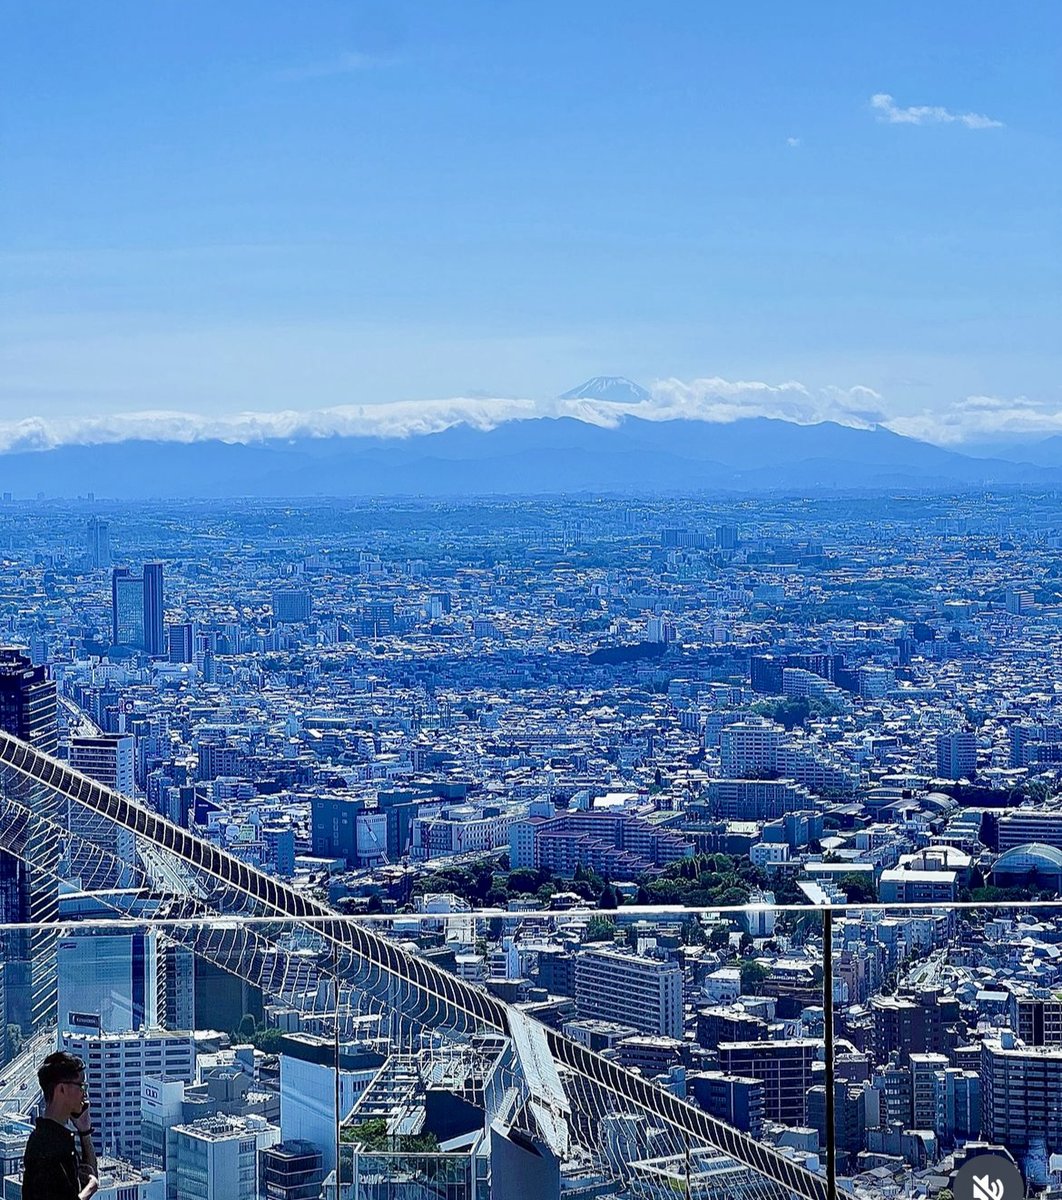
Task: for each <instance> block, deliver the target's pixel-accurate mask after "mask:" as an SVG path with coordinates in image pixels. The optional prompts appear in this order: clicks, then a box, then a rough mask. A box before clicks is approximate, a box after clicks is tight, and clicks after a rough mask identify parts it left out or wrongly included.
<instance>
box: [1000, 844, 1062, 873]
mask: <svg viewBox="0 0 1062 1200" xmlns="http://www.w3.org/2000/svg"><path fill="white" fill-rule="evenodd" d="M1033 867H1044V868H1046V869H1047V870H1049V871H1062V850H1057V849H1056V848H1055V847H1054V846H1047V845H1045V844H1044V843H1043V842H1027V843H1026V844H1025V845H1024V846H1015V847H1014V848H1013V849H1011V850H1008V851H1007V852H1006V854H1001V855H1000V856H999V858H997V859H996V862H995V865H994V866H993V868H992V869H993V870H994V871H1028V870H1030V868H1033Z"/></svg>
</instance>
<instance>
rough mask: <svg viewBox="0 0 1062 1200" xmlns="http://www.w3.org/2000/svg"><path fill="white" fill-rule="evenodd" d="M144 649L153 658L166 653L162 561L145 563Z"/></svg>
mask: <svg viewBox="0 0 1062 1200" xmlns="http://www.w3.org/2000/svg"><path fill="white" fill-rule="evenodd" d="M144 649H145V650H146V651H147V652H148V654H150V655H151V657H152V658H159V657H161V656H162V655H164V654H165V653H166V614H165V597H164V595H163V588H162V563H160V562H149V563H145V564H144Z"/></svg>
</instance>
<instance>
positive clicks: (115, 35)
mask: <svg viewBox="0 0 1062 1200" xmlns="http://www.w3.org/2000/svg"><path fill="white" fill-rule="evenodd" d="M1060 81H1062V6H1060V5H1059V4H1057V3H1056V2H1055V0H1031V2H1030V3H1024V4H1021V5H1013V6H1012V5H1008V4H1004V3H1000V2H999V0H991V2H988V3H986V2H982V0H962V2H961V3H960V2H958V0H946V2H941V3H925V0H919V2H917V3H906V2H903V3H891V4H888V5H866V4H853V3H851V0H843V2H837V3H827V2H821V0H807V2H800V3H793V2H792V0H777V2H770V3H755V2H746V3H741V4H738V3H718V2H715V0H697V2H680V0H673V2H666V0H665V2H662V3H653V4H650V3H649V2H648V0H645V2H641V3H629V2H627V0H607V2H600V3H599V2H596V0H565V2H563V3H554V2H552V0H548V2H544V0H535V2H533V3H532V2H525V0H492V2H489V3H480V2H478V0H435V2H429V0H422V2H420V3H416V4H405V3H401V2H399V0H394V2H390V0H389V2H387V3H381V4H362V3H358V2H355V0H253V2H251V0H127V2H123V0H89V2H85V0H64V2H56V0H0V172H2V174H0V422H7V423H9V424H10V423H11V422H17V421H19V420H21V419H23V418H43V419H45V420H50V419H55V420H58V421H60V422H62V421H67V422H70V421H77V420H83V419H88V418H98V417H101V416H106V415H108V414H115V413H122V412H130V411H135V410H155V409H176V410H181V411H185V412H189V413H203V414H212V415H216V414H219V413H235V412H239V411H243V410H260V411H266V412H270V411H275V410H279V409H320V408H327V407H330V406H336V405H352V404H367V403H381V402H393V401H398V400H402V401H411V400H421V399H435V400H438V399H442V398H446V397H455V396H459V397H477V396H491V397H529V398H532V399H536V400H537V399H539V398H547V397H553V396H556V395H557V394H558V393H559V392H561V391H563V390H565V389H567V388H569V387H572V386H574V385H575V384H577V383H579V382H580V381H581V380H582V379H583V378H585V377H586V376H588V375H597V374H622V375H627V376H630V377H631V378H633V379H636V380H638V381H639V382H641V383H644V384H647V385H650V384H653V383H654V381H658V380H667V379H674V380H681V381H683V385H684V386H687V387H693V388H694V390H696V388H697V387H698V386H701V388H702V390H703V381H714V382H715V383H718V384H721V382H722V381H731V383H733V381H753V382H763V383H766V384H769V385H772V386H776V385H780V384H783V383H785V382H786V381H799V382H800V383H801V384H803V385H804V386H805V387H806V388H807V389H808V394H809V395H813V396H815V397H818V398H820V399H821V397H824V396H825V397H829V396H831V395H833V394H834V393H833V392H832V390H831V389H834V388H837V389H843V390H844V394H845V395H848V394H849V393H848V389H852V388H868V389H872V390H873V392H875V393H878V397H873V405H871V407H873V408H875V410H876V411H880V412H881V413H883V414H885V415H886V416H887V417H889V418H906V419H907V421H908V425H907V426H903V427H904V428H909V429H910V430H911V431H914V432H927V433H929V434H931V435H934V436H942V437H950V438H952V439H954V437H955V436H956V431H959V433H962V434H970V435H976V434H978V433H985V432H989V431H991V429H993V428H995V427H1000V428H1003V429H1004V430H1008V429H1010V430H1017V431H1020V430H1021V429H1023V428H1031V427H1033V426H1035V425H1036V424H1037V422H1039V424H1040V425H1042V427H1043V428H1044V429H1045V430H1047V431H1054V430H1056V428H1062V416H1060V415H1059V414H1060V413H1062V379H1060V371H1059V367H1060V357H1062V356H1060V350H1059V347H1060V346H1062V329H1060V322H1059V315H1060V304H1059V288H1060V281H1062V252H1060V251H1062V204H1060V200H1062V196H1060V191H1062V188H1060V185H1062V153H1060V149H1062V147H1060V137H1059V131H1060V119H1062V118H1060V114H1062V82H1060ZM875 98H876V99H875ZM698 380H699V381H702V384H701V385H698V384H697V383H696V382H695V381H698ZM742 394H743V393H742ZM750 394H752V395H755V392H753V393H750ZM859 395H861V396H862V395H864V394H863V393H859ZM879 397H880V398H879ZM970 397H974V398H975V399H974V400H972V401H971V400H970V399H969V398H970ZM985 397H988V398H989V399H988V400H985V399H983V398H985ZM976 398H981V399H976ZM1022 398H1024V399H1022ZM816 402H818V401H816ZM1014 413H1020V414H1025V415H1023V416H1021V418H1020V420H1017V419H1014V418H1013V414H1014ZM986 414H987V415H986ZM1008 414H1011V416H1009V417H1008ZM1028 414H1032V416H1029V415H1028ZM1037 414H1040V415H1042V418H1043V419H1042V421H1041V420H1040V417H1039V416H1038V415H1037ZM1030 422H1031V423H1032V424H1030ZM949 423H950V424H949ZM901 424H902V422H901ZM942 430H943V433H942V432H941V431H942Z"/></svg>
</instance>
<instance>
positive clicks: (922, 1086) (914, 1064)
mask: <svg viewBox="0 0 1062 1200" xmlns="http://www.w3.org/2000/svg"><path fill="white" fill-rule="evenodd" d="M910 1063H911V1127H912V1128H913V1129H931V1130H933V1131H934V1132H936V1133H943V1132H944V1129H945V1126H946V1124H947V1112H946V1097H945V1078H944V1072H945V1070H947V1068H948V1065H949V1064H948V1058H947V1055H945V1054H912V1055H911V1056H910Z"/></svg>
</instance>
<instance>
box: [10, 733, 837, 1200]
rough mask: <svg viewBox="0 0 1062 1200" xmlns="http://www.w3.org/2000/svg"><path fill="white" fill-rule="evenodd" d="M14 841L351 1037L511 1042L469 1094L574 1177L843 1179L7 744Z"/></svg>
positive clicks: (40, 870)
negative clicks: (488, 1101)
mask: <svg viewBox="0 0 1062 1200" xmlns="http://www.w3.org/2000/svg"><path fill="white" fill-rule="evenodd" d="M0 848H3V849H4V850H6V851H7V852H8V853H9V854H11V855H14V856H16V857H17V858H18V859H20V860H21V861H22V862H23V863H25V864H26V867H27V872H32V873H33V874H32V879H31V881H30V885H29V886H30V887H31V889H35V891H36V894H37V895H38V896H39V897H48V898H49V899H48V900H47V903H50V904H52V905H53V907H52V909H51V910H49V911H50V912H53V913H54V912H57V911H58V908H57V899H56V897H57V895H58V892H57V888H58V885H59V884H60V883H61V882H66V881H69V880H70V879H76V881H77V883H78V885H79V887H80V889H81V891H82V892H84V893H91V894H94V895H95V896H97V897H99V898H100V903H101V904H103V905H105V906H107V907H108V908H109V909H110V911H113V912H115V913H116V914H117V915H118V916H120V915H121V914H122V912H123V909H126V910H127V909H128V907H129V905H130V904H131V903H134V907H135V908H136V911H137V913H138V915H139V916H140V917H143V916H144V915H145V914H146V915H149V917H150V919H151V920H153V921H154V922H155V928H157V929H158V930H159V931H160V933H161V934H162V935H163V936H164V937H165V938H166V939H168V940H169V941H171V942H172V943H174V944H176V945H179V946H181V947H183V948H184V949H186V950H189V951H191V952H192V953H193V954H194V955H197V956H199V957H201V958H203V959H205V960H206V961H209V962H212V963H214V964H216V965H217V966H219V967H221V968H222V969H223V970H225V971H227V972H229V973H231V974H233V975H236V976H239V977H240V978H241V979H243V980H244V981H246V982H248V983H250V984H252V985H253V986H254V987H256V988H259V989H261V991H262V992H263V994H265V995H267V996H268V997H269V998H270V1000H271V1002H272V1003H273V1005H274V1006H275V1007H288V1008H290V1009H292V1010H293V1011H294V1012H295V1013H296V1014H298V1017H299V1020H300V1021H305V1022H309V1023H310V1025H312V1026H313V1027H315V1028H318V1029H321V1030H324V1029H327V1028H328V1027H329V1026H331V1029H332V1030H333V1033H334V1036H335V1038H336V1039H337V1042H339V1041H342V1040H343V1039H346V1038H348V1037H350V1036H352V1035H353V1034H354V1033H355V1032H361V1033H364V1032H365V1031H366V1029H372V1030H375V1032H376V1033H377V1034H378V1036H379V1037H380V1038H383V1039H386V1042H387V1045H388V1046H389V1048H391V1049H393V1051H394V1052H395V1053H406V1054H414V1055H421V1056H423V1055H427V1058H428V1061H429V1062H432V1061H437V1060H438V1059H439V1058H440V1057H445V1054H444V1050H443V1048H444V1047H445V1046H447V1045H465V1046H480V1047H482V1044H483V1039H484V1038H490V1037H496V1038H497V1037H500V1038H501V1039H502V1040H503V1042H504V1045H505V1047H506V1049H505V1050H504V1052H500V1053H499V1055H498V1056H497V1057H496V1059H495V1060H493V1065H492V1066H491V1067H489V1068H488V1067H487V1066H486V1065H482V1064H481V1065H482V1070H483V1072H484V1073H485V1076H486V1077H485V1078H483V1079H480V1080H477V1081H475V1082H474V1083H469V1084H468V1087H469V1088H470V1089H471V1091H472V1092H473V1093H475V1094H477V1095H480V1096H486V1095H488V1094H490V1095H491V1096H492V1097H493V1098H494V1099H493V1101H492V1102H493V1103H495V1104H496V1105H497V1115H498V1116H499V1117H504V1118H505V1119H506V1121H507V1124H508V1128H509V1129H510V1130H514V1131H518V1132H519V1133H522V1134H524V1135H526V1137H527V1138H529V1139H532V1140H533V1141H534V1142H535V1143H536V1144H539V1145H541V1146H543V1147H544V1148H546V1149H547V1150H548V1152H549V1153H551V1154H553V1155H555V1156H556V1157H557V1159H558V1160H559V1161H561V1162H562V1163H563V1164H564V1166H565V1169H566V1170H568V1171H572V1170H576V1171H578V1170H582V1171H585V1172H586V1173H587V1174H588V1176H592V1175H593V1174H594V1173H598V1174H600V1176H601V1177H602V1179H604V1180H609V1181H611V1182H612V1184H613V1185H614V1186H615V1187H617V1188H622V1189H628V1190H631V1191H634V1192H636V1193H652V1194H654V1195H658V1194H660V1193H661V1191H662V1190H663V1191H665V1192H666V1191H667V1190H668V1188H670V1187H672V1182H673V1180H674V1179H682V1180H684V1181H685V1183H684V1185H683V1186H684V1187H686V1188H689V1187H691V1186H692V1185H691V1180H696V1181H699V1182H698V1183H697V1188H698V1189H699V1191H703V1192H705V1193H710V1192H714V1191H715V1190H717V1188H718V1187H720V1186H722V1187H723V1190H725V1191H728V1192H730V1193H734V1192H735V1191H737V1192H740V1193H741V1194H743V1195H748V1196H750V1197H760V1196H767V1195H779V1196H780V1195H782V1194H789V1195H796V1196H802V1197H805V1198H806V1200H825V1197H826V1194H827V1193H826V1181H825V1179H824V1178H823V1176H822V1175H820V1174H817V1173H815V1172H814V1171H812V1170H809V1169H808V1168H807V1167H806V1166H804V1165H803V1164H802V1162H800V1161H799V1160H798V1159H797V1158H794V1157H793V1156H790V1155H789V1154H787V1153H784V1152H782V1151H780V1150H779V1149H776V1148H774V1147H772V1146H770V1145H766V1144H764V1143H763V1142H761V1141H758V1140H756V1139H755V1138H754V1137H752V1136H750V1135H749V1134H748V1133H745V1132H742V1131H740V1130H738V1129H736V1128H735V1127H733V1126H732V1125H730V1124H728V1123H727V1122H725V1121H723V1120H721V1119H718V1118H717V1117H715V1116H713V1115H711V1114H710V1113H708V1112H706V1111H704V1110H703V1109H701V1108H698V1107H696V1106H695V1105H693V1104H691V1103H689V1102H687V1101H686V1100H683V1099H681V1098H680V1097H678V1096H677V1095H675V1094H674V1093H673V1092H672V1091H669V1090H667V1089H666V1088H664V1087H661V1086H658V1085H657V1084H656V1083H654V1082H652V1081H651V1080H649V1079H647V1078H646V1077H645V1076H644V1075H641V1074H638V1073H636V1072H635V1071H631V1070H628V1069H625V1068H623V1067H621V1066H618V1065H617V1064H616V1063H615V1062H613V1061H610V1060H609V1059H608V1058H606V1057H603V1056H602V1055H601V1054H599V1053H597V1052H595V1051H594V1050H592V1049H591V1048H589V1047H588V1046H586V1045H584V1044H581V1043H580V1042H578V1041H575V1040H573V1039H572V1038H569V1037H567V1036H566V1035H565V1034H563V1033H562V1032H560V1031H559V1030H558V1029H556V1028H553V1027H551V1026H549V1025H546V1024H543V1023H541V1022H539V1021H538V1020H536V1019H534V1018H533V1017H530V1016H528V1015H526V1013H524V1012H523V1011H521V1010H520V1009H519V1008H517V1007H514V1006H513V1005H511V1004H509V1003H506V1002H505V1001H503V1000H502V999H500V998H499V997H498V996H496V995H494V994H492V993H491V992H489V991H488V990H486V989H485V988H483V987H481V986H478V985H477V984H475V983H472V982H469V981H467V980H464V979H461V978H458V977H457V976H456V975H454V974H452V973H450V972H449V971H447V970H444V969H443V968H442V967H440V966H438V965H435V964H434V963H433V962H431V961H429V959H428V958H427V957H426V956H425V955H423V954H420V953H410V952H409V951H408V950H407V949H406V948H404V947H403V946H401V945H400V944H399V943H398V941H397V940H395V939H393V938H389V937H387V936H384V935H382V934H381V933H379V932H377V930H376V927H375V926H373V925H372V923H371V922H368V921H358V920H355V919H350V918H341V917H339V916H337V915H336V914H335V913H334V912H332V911H331V910H329V908H328V907H327V906H326V905H324V904H322V903H320V902H319V901H317V900H315V899H313V898H312V897H311V896H309V895H307V894H305V893H304V892H301V891H298V890H296V889H295V888H293V887H291V886H288V885H286V884H285V883H283V882H282V881H280V880H278V879H275V878H273V877H272V876H269V875H267V874H265V873H263V872H261V871H259V870H256V869H255V868H254V867H252V866H249V865H248V864H247V863H245V862H243V861H241V860H240V859H238V858H236V857H235V856H233V855H230V854H227V853H226V852H225V851H223V850H221V849H219V848H218V847H217V846H215V845H213V844H212V843H210V842H209V841H207V840H205V839H203V838H200V837H197V836H195V835H194V834H192V833H190V832H189V831H187V830H185V829H182V828H180V827H179V826H176V825H174V824H172V823H171V822H169V821H167V820H165V819H164V818H163V817H161V816H159V815H158V814H157V813H154V812H153V811H151V810H150V809H148V808H146V807H145V806H144V805H142V804H139V803H137V802H136V801H134V800H132V799H130V798H129V797H126V796H123V795H121V794H119V793H117V792H115V791H113V790H111V789H109V788H106V787H104V786H103V785H101V784H99V783H96V782H94V781H93V780H90V779H88V778H86V777H85V776H82V775H80V774H78V773H77V772H75V771H72V770H71V769H70V768H69V767H67V766H66V765H65V764H63V763H62V762H60V761H58V760H56V759H53V758H50V757H49V756H47V755H44V754H42V753H40V752H39V751H37V750H35V749H33V748H32V747H30V746H28V745H26V744H24V743H22V742H19V741H18V740H17V739H15V738H12V737H10V736H9V735H6V734H3V733H0ZM75 872H76V874H75ZM131 895H135V897H136V900H135V902H133V901H131V900H130V896H131ZM42 902H44V901H42ZM126 915H128V914H126ZM95 916H96V919H97V923H98V922H99V919H100V918H99V911H96V913H95ZM219 918H221V920H220V921H219ZM466 919H467V918H466ZM47 924H48V923H47V922H45V927H46V926H47ZM58 928H59V927H58V926H56V932H58ZM45 936H48V935H47V931H46V929H45ZM52 961H54V955H53V959H52ZM46 975H47V972H46V971H44V972H42V979H43V978H44V977H46ZM37 1019H38V1020H40V1019H41V1016H40V1014H38V1018H37ZM433 1056H434V1059H433ZM488 1057H489V1056H488ZM484 1062H485V1060H484ZM669 1181H672V1182H669ZM721 1181H725V1184H723V1183H721Z"/></svg>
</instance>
